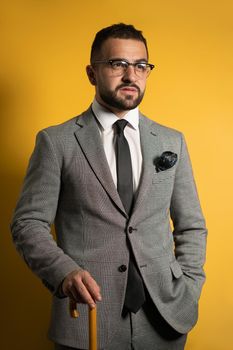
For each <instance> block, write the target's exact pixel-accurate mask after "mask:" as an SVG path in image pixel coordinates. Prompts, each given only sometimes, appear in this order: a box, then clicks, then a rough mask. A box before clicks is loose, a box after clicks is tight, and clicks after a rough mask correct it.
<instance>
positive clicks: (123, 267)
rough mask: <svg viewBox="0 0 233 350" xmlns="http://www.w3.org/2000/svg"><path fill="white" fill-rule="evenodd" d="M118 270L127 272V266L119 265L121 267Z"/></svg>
mask: <svg viewBox="0 0 233 350" xmlns="http://www.w3.org/2000/svg"><path fill="white" fill-rule="evenodd" d="M118 270H119V271H120V272H125V271H126V270H127V266H126V265H121V266H119V267H118Z"/></svg>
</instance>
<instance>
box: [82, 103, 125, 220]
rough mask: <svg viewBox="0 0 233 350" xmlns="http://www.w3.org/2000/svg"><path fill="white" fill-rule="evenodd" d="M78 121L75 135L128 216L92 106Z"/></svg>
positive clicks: (103, 182) (91, 165)
mask: <svg viewBox="0 0 233 350" xmlns="http://www.w3.org/2000/svg"><path fill="white" fill-rule="evenodd" d="M76 123H77V125H78V126H79V129H78V130H77V131H76V132H75V136H76V139H77V141H78V143H79V145H80V147H81V149H82V151H83V153H84V155H85V157H86V159H87V161H88V163H89V165H90V167H91V168H92V170H93V172H94V173H95V175H96V177H97V179H98V180H99V182H100V183H101V184H102V186H103V188H104V189H105V191H106V192H107V193H108V195H109V196H110V197H111V199H112V200H113V201H114V203H115V204H116V205H117V206H118V208H119V209H120V210H121V212H122V213H123V214H124V215H125V216H126V217H127V214H126V212H125V209H124V207H123V204H122V202H121V199H120V197H119V194H118V192H117V189H116V186H115V184H114V182H113V179H112V174H111V171H110V169H109V166H108V163H107V159H106V156H105V152H104V148H103V144H102V140H101V138H100V133H99V130H98V125H97V122H96V120H95V117H94V115H93V113H92V110H91V108H89V109H88V110H87V111H86V112H85V113H83V114H82V115H81V116H80V117H78V118H77V121H76Z"/></svg>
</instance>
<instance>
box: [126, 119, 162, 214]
mask: <svg viewBox="0 0 233 350" xmlns="http://www.w3.org/2000/svg"><path fill="white" fill-rule="evenodd" d="M139 129H140V140H141V148H142V159H143V163H142V174H141V179H140V183H139V187H138V191H137V193H136V197H135V204H134V208H133V212H132V217H134V216H135V217H136V216H137V212H138V211H139V210H140V208H142V205H143V204H144V201H145V200H146V198H147V196H148V192H149V190H150V186H151V183H152V177H153V174H154V172H155V166H154V159H155V157H156V156H158V155H159V154H160V151H161V150H160V148H161V147H160V145H159V137H158V130H157V128H156V124H155V123H154V122H152V121H151V120H150V119H148V118H146V117H144V116H143V115H142V114H140V119H139Z"/></svg>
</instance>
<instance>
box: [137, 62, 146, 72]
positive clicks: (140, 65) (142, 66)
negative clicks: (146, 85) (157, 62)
mask: <svg viewBox="0 0 233 350" xmlns="http://www.w3.org/2000/svg"><path fill="white" fill-rule="evenodd" d="M135 67H136V69H137V70H138V71H140V72H145V71H146V70H147V63H145V62H138V63H136V65H135Z"/></svg>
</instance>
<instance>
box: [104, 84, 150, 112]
mask: <svg viewBox="0 0 233 350" xmlns="http://www.w3.org/2000/svg"><path fill="white" fill-rule="evenodd" d="M122 87H134V88H136V89H137V91H138V96H137V97H136V98H135V97H134V96H132V95H130V94H129V95H125V96H124V97H120V96H118V95H117V92H118V90H119V89H120V88H122ZM144 93H145V91H143V92H141V91H140V89H139V88H138V86H136V85H134V84H122V85H119V86H118V87H117V88H116V89H115V90H114V91H111V90H107V89H104V88H102V89H100V90H99V95H100V97H101V99H102V100H103V102H105V103H106V104H107V105H108V106H110V107H113V108H116V109H118V110H120V111H128V110H131V109H134V108H136V107H137V106H138V105H139V104H140V103H141V101H142V99H143V96H144Z"/></svg>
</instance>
